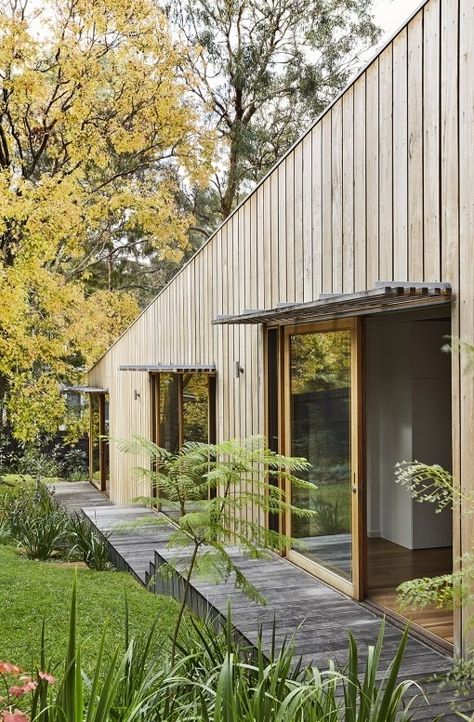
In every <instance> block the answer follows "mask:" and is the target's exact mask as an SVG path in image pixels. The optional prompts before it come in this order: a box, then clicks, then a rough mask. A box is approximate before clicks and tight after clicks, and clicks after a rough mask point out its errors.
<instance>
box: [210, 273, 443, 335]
mask: <svg viewBox="0 0 474 722" xmlns="http://www.w3.org/2000/svg"><path fill="white" fill-rule="evenodd" d="M450 300H451V286H450V284H449V283H414V282H410V283H407V282H404V281H400V282H398V281H377V283H376V287H375V288H373V289H371V290H369V291H359V292H357V293H341V294H322V295H321V296H320V298H319V299H318V300H317V301H309V302H306V303H285V304H278V305H277V306H276V308H270V309H261V310H257V311H244V312H243V313H241V314H229V315H222V316H217V317H216V318H215V319H214V320H213V321H212V323H213V324H222V325H230V324H259V323H266V324H287V323H292V322H294V323H296V322H301V321H318V320H324V319H330V318H345V317H348V316H362V315H368V314H374V313H381V312H384V311H392V310H402V309H405V308H416V307H419V306H424V305H425V304H432V305H433V304H435V305H438V304H444V303H449V302H450Z"/></svg>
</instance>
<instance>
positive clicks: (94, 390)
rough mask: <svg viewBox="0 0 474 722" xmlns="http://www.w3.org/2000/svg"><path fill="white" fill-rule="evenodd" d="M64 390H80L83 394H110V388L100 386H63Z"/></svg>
mask: <svg viewBox="0 0 474 722" xmlns="http://www.w3.org/2000/svg"><path fill="white" fill-rule="evenodd" d="M62 390H63V391H78V392H79V393H81V394H108V393H109V390H108V389H103V388H101V387H100V386H63V389H62Z"/></svg>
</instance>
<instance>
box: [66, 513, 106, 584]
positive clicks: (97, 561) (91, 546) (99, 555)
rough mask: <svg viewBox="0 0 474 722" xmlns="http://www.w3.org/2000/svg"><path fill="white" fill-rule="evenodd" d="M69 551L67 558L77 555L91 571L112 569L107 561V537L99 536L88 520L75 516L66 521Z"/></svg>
mask: <svg viewBox="0 0 474 722" xmlns="http://www.w3.org/2000/svg"><path fill="white" fill-rule="evenodd" d="M68 531H69V535H70V543H71V545H72V546H71V550H70V552H69V556H70V557H71V556H74V555H78V556H79V558H80V559H81V560H82V561H84V562H85V563H86V564H87V565H88V566H89V567H91V569H96V570H97V571H99V572H103V571H106V570H108V569H112V564H111V563H110V561H109V550H108V545H107V537H106V536H105V537H104V536H99V534H98V533H96V532H95V531H94V529H93V527H92V525H91V523H90V521H89V520H88V519H86V517H84V516H80V515H79V514H75V515H74V516H73V517H71V518H70V519H69V520H68Z"/></svg>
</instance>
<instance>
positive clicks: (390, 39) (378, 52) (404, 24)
mask: <svg viewBox="0 0 474 722" xmlns="http://www.w3.org/2000/svg"><path fill="white" fill-rule="evenodd" d="M429 2H430V0H422V1H421V2H420V3H419V5H417V7H416V8H415V9H414V10H413V12H412V13H411V14H410V15H409V16H408V17H407V18H406V20H404V21H403V22H402V24H401V25H399V26H398V28H397V29H396V30H395V32H393V33H392V34H391V35H390V36H389V37H388V39H387V41H386V42H385V43H384V44H383V45H382V46H381V47H380V48H378V49H377V50H376V52H375V53H374V55H373V57H372V58H371V59H370V60H368V61H367V63H366V64H365V65H364V66H363V67H362V68H361V69H360V70H359V72H358V73H356V75H354V77H353V78H352V79H351V80H349V82H348V83H347V85H345V86H344V88H343V89H342V90H341V91H340V93H338V94H337V95H336V97H335V98H334V100H332V101H331V102H330V103H329V105H328V106H327V107H326V108H325V109H324V110H323V112H322V113H321V114H320V115H319V116H318V117H317V118H316V120H315V121H314V123H312V124H311V125H310V126H309V127H308V128H306V130H305V131H304V132H303V133H302V134H301V135H300V136H299V137H298V138H297V140H295V142H294V143H293V145H291V146H290V147H289V148H288V150H287V151H286V152H285V153H284V154H283V155H282V156H281V158H279V159H278V160H277V161H276V162H275V164H274V165H273V166H272V167H271V168H270V170H269V171H268V172H267V173H265V175H264V176H263V177H262V178H261V179H260V180H259V181H258V183H257V184H256V185H255V187H254V188H252V190H251V191H250V193H248V195H246V196H245V198H243V199H242V200H241V201H240V203H239V204H238V205H237V206H236V207H235V208H234V210H233V211H232V212H231V213H229V215H228V216H227V217H226V218H225V219H224V220H223V221H222V223H220V224H219V225H218V227H217V228H216V230H215V231H213V232H212V233H211V235H210V236H209V238H207V239H206V240H205V241H204V243H203V244H202V246H200V247H199V248H198V250H197V251H196V252H195V253H193V255H192V256H191V258H190V259H189V260H188V261H186V263H185V264H184V265H183V266H181V268H180V269H179V270H178V271H176V273H175V274H174V276H173V277H172V278H171V279H170V280H169V281H168V283H167V284H166V285H165V286H163V288H162V289H161V290H160V291H159V293H157V295H156V296H155V297H154V298H153V299H152V300H151V301H150V303H149V304H148V305H147V306H145V308H144V309H143V311H141V312H140V313H139V314H138V316H137V317H136V318H135V319H134V320H133V321H132V323H131V324H130V325H129V326H127V328H126V329H125V331H123V332H122V333H121V334H120V336H118V337H117V338H116V339H115V341H114V342H113V343H112V344H110V346H109V348H108V349H107V350H106V351H104V353H103V354H102V355H101V356H100V357H99V358H98V359H97V361H96V362H95V363H94V365H93V366H91V367H90V368H89V369H88V372H87V373H91V371H93V370H94V368H95V367H96V366H97V364H99V363H100V362H101V361H102V359H104V358H105V356H107V354H108V353H109V351H110V350H111V349H112V348H113V347H114V346H115V345H116V344H117V343H118V342H119V341H120V340H121V339H122V338H123V337H124V336H125V335H126V334H127V333H128V332H129V330H130V329H131V328H132V326H134V324H135V323H136V322H137V321H138V320H139V319H140V318H141V317H142V316H143V315H144V314H145V313H146V312H147V311H148V309H149V308H151V306H153V304H154V303H155V301H156V300H157V299H158V298H159V297H160V296H161V294H162V293H164V292H165V291H166V290H167V289H168V287H169V286H171V284H172V283H174V281H175V279H176V278H177V277H178V276H179V275H180V273H182V272H183V271H184V270H185V269H186V268H187V266H189V265H190V264H191V263H193V261H194V259H195V258H196V256H198V255H199V254H200V253H201V251H203V250H204V248H205V247H206V246H207V245H208V244H209V243H210V242H211V241H212V240H213V238H214V237H215V236H216V235H217V234H218V233H219V231H220V230H221V229H222V228H223V227H224V226H225V225H226V224H227V223H228V222H229V220H230V219H231V218H232V216H234V215H235V214H236V213H237V212H238V211H239V210H240V209H241V208H242V206H243V205H244V204H245V203H247V201H248V200H249V199H250V198H251V197H252V196H253V194H254V193H255V192H256V191H257V189H258V188H259V187H260V186H261V185H263V183H265V181H266V180H267V178H269V177H270V176H271V175H272V173H274V172H275V170H276V169H277V168H278V166H279V165H280V164H281V163H283V161H284V160H285V158H287V157H288V156H289V155H290V154H291V153H292V152H293V151H294V149H295V148H296V147H297V146H298V145H299V144H300V143H301V142H302V141H303V140H304V138H306V136H307V135H309V134H310V133H311V131H312V130H313V128H315V127H316V126H317V125H318V123H320V122H321V120H322V119H323V118H324V116H325V115H326V114H327V113H329V111H330V110H331V109H332V108H333V107H334V105H336V103H337V102H338V101H339V100H340V99H341V98H342V96H343V95H345V93H346V92H347V91H348V90H349V88H351V87H352V86H353V85H355V83H356V82H357V80H358V79H359V78H361V77H362V75H364V73H365V72H366V71H367V70H368V69H369V68H370V66H371V65H372V64H373V63H374V62H375V61H376V60H377V59H378V58H379V57H380V55H382V53H383V52H384V50H386V49H387V48H388V46H389V45H390V44H391V43H392V42H393V41H394V40H395V38H396V37H397V35H399V34H400V33H401V32H402V30H404V29H405V28H406V27H407V25H409V24H410V22H411V21H412V20H413V18H414V17H415V15H418V13H419V12H420V10H422V8H424V6H425V5H428V3H429Z"/></svg>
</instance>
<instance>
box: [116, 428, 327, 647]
mask: <svg viewBox="0 0 474 722" xmlns="http://www.w3.org/2000/svg"><path fill="white" fill-rule="evenodd" d="M117 443H118V446H119V448H120V450H121V451H123V452H126V453H132V454H136V455H138V456H140V457H148V460H149V465H148V466H146V467H144V466H142V467H139V468H138V469H137V470H136V473H137V476H138V477H139V478H140V479H141V480H142V481H144V482H145V483H146V484H147V485H149V487H150V488H151V489H152V492H153V495H152V496H151V497H143V496H142V497H138V498H137V499H135V500H134V501H136V502H137V503H141V504H145V505H148V506H155V505H156V504H157V500H158V501H159V500H160V498H163V497H164V498H165V499H166V503H167V505H168V506H171V507H172V508H173V507H174V508H176V510H177V511H178V513H179V518H178V520H177V525H176V528H175V530H174V531H173V533H172V534H171V537H170V540H169V546H170V547H174V548H178V549H180V550H181V551H182V550H184V549H187V550H189V553H188V554H184V555H183V554H180V555H179V557H178V559H177V560H176V562H175V561H173V567H177V566H178V567H179V571H180V572H181V574H182V575H183V576H184V578H185V585H184V591H183V599H182V605H181V608H180V612H179V614H178V619H177V624H176V628H175V630H174V634H173V644H172V659H174V656H175V652H176V641H177V638H178V633H179V628H180V624H181V620H182V616H183V613H184V609H185V606H186V602H187V599H188V595H189V588H190V584H191V578H192V576H193V575H194V576H201V577H206V578H212V579H213V580H215V581H225V580H226V579H228V578H229V576H230V575H231V574H234V575H235V584H236V587H237V588H238V589H240V590H241V591H242V592H243V593H244V594H246V595H247V596H248V597H249V598H250V599H252V600H255V601H258V602H259V603H262V604H263V603H265V600H264V599H263V597H262V596H261V594H260V593H259V592H258V591H257V589H255V587H254V586H253V585H252V584H251V583H250V581H249V580H248V579H247V578H246V577H245V575H244V574H243V573H242V572H241V571H240V570H239V569H238V567H236V565H235V564H234V562H233V560H232V557H231V555H230V554H229V551H228V546H229V545H233V546H239V547H240V549H241V550H242V551H243V553H244V554H247V555H248V556H250V557H251V558H254V559H258V558H263V557H265V556H267V555H268V550H271V549H282V548H284V547H291V546H296V545H297V544H298V542H296V540H294V539H292V538H291V537H289V536H287V535H285V534H282V533H280V532H278V531H274V530H271V529H268V528H267V526H266V525H265V523H264V522H265V519H266V517H267V515H268V514H274V515H279V516H280V515H283V514H285V513H288V512H290V513H291V514H294V515H295V516H297V517H306V518H308V517H312V516H313V515H314V512H313V511H311V510H308V509H300V508H298V507H295V506H293V505H292V504H291V503H290V502H288V501H287V500H286V497H285V493H284V488H285V486H286V484H287V483H290V484H291V486H292V488H293V489H304V490H305V492H306V493H307V494H313V493H314V491H315V486H314V485H313V484H311V483H309V482H307V481H304V480H302V479H301V478H299V475H301V474H303V473H304V472H305V471H307V469H308V467H309V463H308V462H307V461H306V460H305V459H302V458H297V457H288V456H282V455H279V454H276V453H275V452H273V451H271V450H270V449H268V447H267V445H266V443H265V440H264V438H263V437H261V436H256V437H250V438H248V439H245V440H243V441H238V440H235V439H234V440H230V441H224V442H222V443H220V444H199V443H188V444H185V445H184V446H183V448H182V449H181V450H180V451H179V452H178V453H177V454H171V453H170V452H169V451H166V450H165V449H161V448H160V447H158V446H156V444H153V443H152V442H150V441H148V440H147V439H143V438H142V437H138V436H136V437H134V438H133V439H132V440H131V441H120V442H117ZM148 520H149V523H151V524H159V523H163V518H161V519H160V517H159V516H158V515H157V516H156V517H151V518H150V517H149V518H148ZM142 523H143V521H139V522H138V524H139V525H141V524H142ZM160 571H161V573H166V571H168V570H167V569H166V565H165V566H164V567H163V568H162V569H161V570H160Z"/></svg>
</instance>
